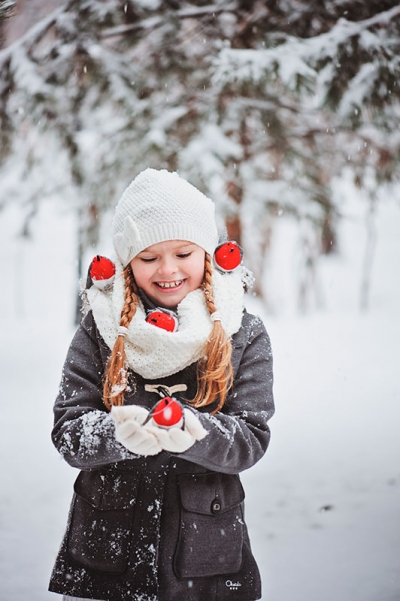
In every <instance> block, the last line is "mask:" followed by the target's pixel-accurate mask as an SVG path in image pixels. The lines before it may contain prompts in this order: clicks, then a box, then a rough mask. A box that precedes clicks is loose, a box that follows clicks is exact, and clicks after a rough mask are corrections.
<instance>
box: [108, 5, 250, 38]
mask: <svg viewBox="0 0 400 601" xmlns="http://www.w3.org/2000/svg"><path fill="white" fill-rule="evenodd" d="M238 8H239V6H238V4H237V2H232V3H231V4H227V5H226V6H215V5H207V6H202V7H200V8H195V7H191V8H181V9H180V10H177V11H175V12H174V13H172V12H171V16H173V17H174V18H176V19H197V18H199V17H204V16H206V15H217V14H220V13H224V12H235V11H237V10H238ZM163 23H165V15H159V16H156V17H148V18H147V19H143V20H142V21H139V22H136V23H131V24H129V25H120V26H118V27H111V28H109V29H105V30H104V31H103V32H102V33H101V36H100V37H102V38H109V37H114V36H119V35H124V34H125V33H130V32H133V31H140V30H141V29H155V28H156V27H159V26H160V25H162V24H163Z"/></svg>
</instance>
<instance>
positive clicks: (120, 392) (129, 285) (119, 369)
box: [103, 265, 138, 410]
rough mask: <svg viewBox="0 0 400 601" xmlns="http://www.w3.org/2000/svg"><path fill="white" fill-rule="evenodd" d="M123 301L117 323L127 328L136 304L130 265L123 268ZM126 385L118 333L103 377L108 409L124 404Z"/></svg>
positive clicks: (121, 344)
mask: <svg viewBox="0 0 400 601" xmlns="http://www.w3.org/2000/svg"><path fill="white" fill-rule="evenodd" d="M123 275H124V278H125V302H124V306H123V307H122V311H121V318H120V322H119V325H120V326H123V327H125V328H127V327H128V326H129V324H130V323H131V321H132V319H133V316H134V315H135V313H136V307H137V304H138V296H137V286H136V282H135V279H134V277H133V273H132V269H131V266H130V265H128V266H127V267H125V269H124V273H123ZM127 386H128V377H127V370H126V356H125V343H124V336H123V335H122V334H119V335H118V337H117V340H116V341H115V344H114V348H113V350H112V353H111V355H110V358H109V360H108V364H107V368H106V373H105V377H104V386H103V399H104V404H105V406H106V407H107V409H108V410H111V407H112V406H113V405H123V404H124V393H125V390H126V388H127Z"/></svg>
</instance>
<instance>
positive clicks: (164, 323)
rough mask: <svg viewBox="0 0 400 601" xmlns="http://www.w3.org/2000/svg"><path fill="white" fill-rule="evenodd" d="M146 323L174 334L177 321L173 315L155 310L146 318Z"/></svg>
mask: <svg viewBox="0 0 400 601" xmlns="http://www.w3.org/2000/svg"><path fill="white" fill-rule="evenodd" d="M146 321H147V323H151V324H153V325H154V326H157V327H158V328H162V329H163V330H166V331H167V332H176V330H177V329H178V320H177V318H176V317H175V315H172V314H171V313H167V312H166V311H161V310H160V309H155V310H154V311H152V312H151V313H149V315H148V316H147V317H146Z"/></svg>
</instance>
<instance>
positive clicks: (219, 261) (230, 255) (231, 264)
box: [214, 241, 243, 272]
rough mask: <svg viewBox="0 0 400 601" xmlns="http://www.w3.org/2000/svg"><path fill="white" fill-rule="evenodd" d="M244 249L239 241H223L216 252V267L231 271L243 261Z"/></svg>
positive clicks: (220, 269) (223, 270)
mask: <svg viewBox="0 0 400 601" xmlns="http://www.w3.org/2000/svg"><path fill="white" fill-rule="evenodd" d="M242 257H243V251H242V249H241V248H240V246H239V244H237V242H233V241H230V242H223V243H222V244H220V245H219V246H217V248H216V249H215V252H214V263H215V266H216V268H217V269H218V270H219V271H222V272H230V271H233V270H234V269H236V268H237V267H239V265H240V263H241V262H242Z"/></svg>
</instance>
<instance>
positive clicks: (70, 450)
mask: <svg viewBox="0 0 400 601" xmlns="http://www.w3.org/2000/svg"><path fill="white" fill-rule="evenodd" d="M116 444H118V443H116V441H115V439H114V422H113V420H112V418H111V415H110V414H106V413H104V412H103V411H91V412H89V413H85V414H83V415H81V416H80V417H79V418H78V419H74V420H69V421H66V422H65V423H64V425H63V431H62V434H61V436H60V439H59V445H58V451H59V452H60V454H61V455H62V456H63V457H64V458H65V460H66V461H68V462H69V463H71V462H72V463H75V461H74V459H75V460H83V461H84V460H87V459H89V460H90V458H91V457H94V456H95V455H96V454H97V453H98V452H99V449H100V448H101V447H102V446H106V447H107V446H108V447H109V450H110V451H111V450H112V448H113V447H115V445H116ZM120 454H121V459H131V458H132V454H131V453H129V451H127V450H126V449H124V447H122V446H121V449H120ZM116 485H117V483H116Z"/></svg>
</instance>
